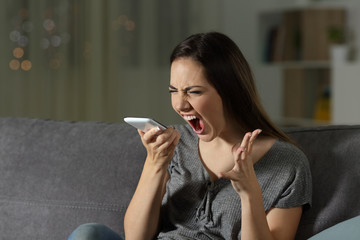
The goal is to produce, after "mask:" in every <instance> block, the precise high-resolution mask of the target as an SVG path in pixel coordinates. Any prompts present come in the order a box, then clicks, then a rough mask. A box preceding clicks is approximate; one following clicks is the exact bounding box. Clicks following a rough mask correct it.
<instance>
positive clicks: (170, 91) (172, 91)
mask: <svg viewBox="0 0 360 240" xmlns="http://www.w3.org/2000/svg"><path fill="white" fill-rule="evenodd" d="M176 92H177V91H176V90H169V93H176Z"/></svg>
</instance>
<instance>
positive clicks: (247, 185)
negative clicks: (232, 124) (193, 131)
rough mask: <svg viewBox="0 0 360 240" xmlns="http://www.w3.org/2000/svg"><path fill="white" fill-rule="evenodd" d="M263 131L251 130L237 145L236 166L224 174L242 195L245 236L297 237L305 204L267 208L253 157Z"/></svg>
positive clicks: (244, 237) (235, 147)
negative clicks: (257, 140) (255, 144)
mask: <svg viewBox="0 0 360 240" xmlns="http://www.w3.org/2000/svg"><path fill="white" fill-rule="evenodd" d="M260 132H261V131H259V130H255V131H254V132H252V133H247V134H246V135H245V136H244V139H243V141H242V143H241V144H240V146H238V145H236V146H234V148H233V156H234V163H235V164H234V168H233V169H232V170H231V171H229V172H227V173H220V177H225V178H228V179H230V180H231V183H232V185H233V187H234V189H235V191H236V192H237V193H238V194H239V196H240V198H241V209H242V211H241V214H242V215H241V219H242V220H241V238H242V239H246V240H252V239H264V240H265V239H269V240H270V239H271V240H272V239H277V240H282V239H284V240H285V239H286V240H288V239H293V238H294V237H295V234H296V230H297V227H298V224H299V221H300V217H301V214H302V207H301V206H299V207H295V208H290V209H279V208H273V209H270V210H269V211H268V212H265V209H264V204H263V199H262V192H261V188H260V185H259V183H258V181H257V178H256V174H255V171H254V166H253V160H252V158H251V150H252V144H253V142H254V140H255V139H256V137H257V136H258V135H259V134H260Z"/></svg>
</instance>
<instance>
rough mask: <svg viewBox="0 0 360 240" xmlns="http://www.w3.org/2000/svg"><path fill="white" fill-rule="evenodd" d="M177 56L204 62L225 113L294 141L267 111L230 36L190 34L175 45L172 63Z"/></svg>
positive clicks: (249, 127)
mask: <svg viewBox="0 0 360 240" xmlns="http://www.w3.org/2000/svg"><path fill="white" fill-rule="evenodd" d="M178 58H191V59H193V60H195V61H198V62H199V63H201V64H202V66H203V67H204V70H205V77H206V79H207V80H208V81H209V83H210V84H211V85H212V86H213V87H214V88H215V89H216V90H217V92H218V94H219V95H220V97H221V99H222V100H223V105H224V109H225V114H226V116H229V117H231V118H232V119H234V120H235V121H236V122H237V123H238V125H239V127H240V129H241V130H242V131H244V132H249V131H253V130H254V129H257V128H260V129H262V130H263V132H262V134H264V135H268V136H271V137H274V138H279V139H282V140H284V141H287V142H291V143H294V142H293V141H292V140H291V139H290V138H289V137H288V136H287V135H286V134H285V133H284V132H283V131H281V130H280V129H279V128H278V127H276V126H275V124H274V123H273V122H272V121H271V120H270V118H269V117H268V115H267V114H266V112H265V110H264V109H263V107H262V105H261V102H260V99H259V96H258V93H257V90H256V86H255V82H254V78H253V75H252V71H251V69H250V66H249V64H248V62H247V61H246V59H245V57H244V56H243V54H242V52H241V51H240V49H239V48H238V46H237V45H236V44H235V43H234V42H233V41H232V40H231V39H230V38H229V37H228V36H226V35H224V34H222V33H218V32H209V33H199V34H194V35H191V36H189V37H188V38H186V39H185V40H184V41H182V42H181V43H180V44H178V45H177V46H176V47H175V48H174V50H173V52H172V54H171V56H170V63H172V62H173V61H175V60H176V59H178Z"/></svg>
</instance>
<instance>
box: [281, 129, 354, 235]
mask: <svg viewBox="0 0 360 240" xmlns="http://www.w3.org/2000/svg"><path fill="white" fill-rule="evenodd" d="M286 131H287V133H288V134H289V135H290V136H291V137H292V138H293V139H294V140H295V141H296V142H297V143H298V144H299V145H300V146H301V147H302V148H303V151H304V152H305V154H306V155H307V157H308V159H309V162H310V168H311V172H312V178H313V179H312V181H313V202H312V207H311V208H310V209H308V210H305V212H304V214H303V216H302V219H301V222H300V225H299V230H298V235H297V239H307V238H309V237H310V236H313V235H315V234H316V233H319V232H321V231H322V230H324V229H326V228H329V227H331V226H333V225H335V224H337V223H339V222H342V221H344V220H346V219H349V218H352V217H355V216H357V215H360V201H359V194H358V193H359V189H360V181H359V179H360V126H326V127H309V128H295V129H287V130H286Z"/></svg>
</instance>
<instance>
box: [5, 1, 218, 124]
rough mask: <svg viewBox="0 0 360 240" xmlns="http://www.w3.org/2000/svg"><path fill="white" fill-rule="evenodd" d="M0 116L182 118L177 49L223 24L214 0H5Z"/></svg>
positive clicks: (69, 118) (113, 118)
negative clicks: (172, 77) (177, 105)
mask: <svg viewBox="0 0 360 240" xmlns="http://www.w3.org/2000/svg"><path fill="white" fill-rule="evenodd" d="M0 9H1V10H0V11H1V14H0V18H1V19H0V20H1V21H0V26H1V28H0V33H1V35H0V116H1V117H4V116H12V117H32V118H48V119H55V120H71V121H77V120H85V121H111V122H113V121H122V118H123V117H125V116H149V117H154V118H157V119H159V120H162V121H164V122H168V123H173V122H176V121H178V120H179V119H178V118H177V116H176V114H175V113H173V111H172V109H171V105H170V101H169V99H170V98H169V95H168V89H167V88H168V82H169V63H168V59H169V55H170V52H171V50H172V48H173V47H174V46H175V45H176V44H177V43H178V42H180V41H181V40H183V39H184V38H186V37H187V36H188V35H190V34H192V33H196V32H204V31H212V30H220V27H221V11H220V7H219V1H216V0H213V1H209V0H203V1H200V0H197V1H193V0H152V1H149V0H143V1H142V0H5V1H0Z"/></svg>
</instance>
